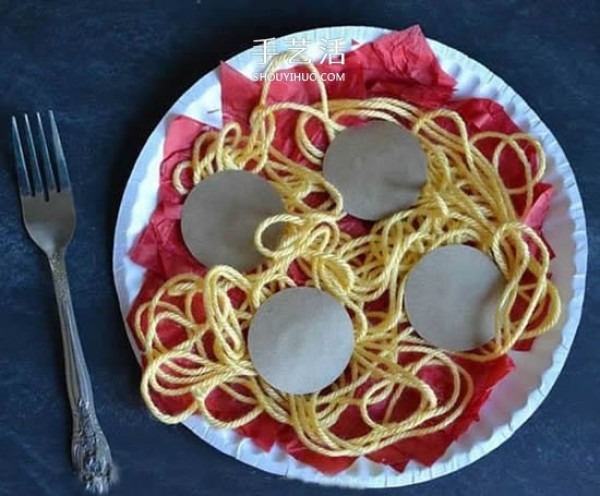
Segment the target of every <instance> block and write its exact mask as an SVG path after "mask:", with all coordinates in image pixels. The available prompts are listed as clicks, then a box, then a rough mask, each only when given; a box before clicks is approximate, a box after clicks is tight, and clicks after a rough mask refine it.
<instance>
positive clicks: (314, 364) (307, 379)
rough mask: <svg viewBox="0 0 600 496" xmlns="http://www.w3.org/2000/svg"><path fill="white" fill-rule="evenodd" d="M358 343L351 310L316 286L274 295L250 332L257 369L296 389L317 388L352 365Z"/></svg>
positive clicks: (283, 387)
mask: <svg viewBox="0 0 600 496" xmlns="http://www.w3.org/2000/svg"><path fill="white" fill-rule="evenodd" d="M353 348H354V332H353V327H352V321H351V320H350V316H349V315H348V312H347V311H346V309H345V308H344V307H343V306H342V305H341V304H340V303H339V302H338V301H337V300H336V299H335V298H333V297H332V296H331V295H329V294H328V293H325V292H323V291H320V290H318V289H315V288H290V289H284V290H283V291H280V292H279V293H276V294H274V295H273V296H271V297H270V298H269V299H268V300H266V301H265V302H264V303H263V304H262V305H261V306H260V307H259V308H258V310H257V311H256V314H255V315H254V317H253V318H252V322H251V323H250V330H249V332H248V351H249V353H250V358H251V360H252V363H253V365H254V367H255V368H256V370H257V372H258V373H259V374H260V375H261V376H262V378H263V379H264V380H265V381H267V382H268V383H269V384H271V385H272V386H273V387H275V388H277V389H279V390H281V391H283V392H286V393H291V394H308V393H313V392H315V391H319V390H321V389H323V388H324V387H326V386H328V385H329V384H331V383H332V382H333V381H335V380H336V379H337V378H338V377H339V376H340V374H341V373H342V372H343V371H344V369H345V368H346V366H347V365H348V362H349V361H350V357H351V356H352V349H353Z"/></svg>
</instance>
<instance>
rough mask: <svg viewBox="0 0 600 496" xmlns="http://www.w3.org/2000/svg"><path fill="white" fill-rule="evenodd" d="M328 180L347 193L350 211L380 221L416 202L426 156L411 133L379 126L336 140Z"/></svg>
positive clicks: (327, 161)
mask: <svg viewBox="0 0 600 496" xmlns="http://www.w3.org/2000/svg"><path fill="white" fill-rule="evenodd" d="M323 175H324V176H325V178H326V179H327V180H328V181H329V182H331V183H333V185H334V186H335V187H336V188H337V189H338V190H339V191H340V193H341V194H342V198H343V200H344V210H345V211H346V212H348V213H349V214H352V215H354V216H355V217H358V218H359V219H366V220H380V219H383V218H384V217H388V216H390V215H392V214H394V213H396V212H399V211H401V210H405V209H407V208H409V207H411V206H412V205H413V204H414V203H415V202H416V201H417V198H419V195H420V194H421V189H422V188H423V186H424V185H425V181H426V179H427V157H426V156H425V152H424V150H423V148H422V147H421V144H420V143H419V140H418V139H417V137H416V136H415V135H414V134H413V133H412V132H410V131H409V130H408V129H406V128H405V127H403V126H398V125H397V124H394V123H391V122H385V121H374V122H369V123H368V124H365V125H364V126H357V127H350V128H346V129H344V130H343V131H341V132H340V133H338V134H337V135H336V136H335V139H334V140H333V141H332V143H331V144H330V145H329V147H328V148H327V151H326V152H325V157H324V159H323Z"/></svg>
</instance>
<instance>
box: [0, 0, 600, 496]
mask: <svg viewBox="0 0 600 496" xmlns="http://www.w3.org/2000/svg"><path fill="white" fill-rule="evenodd" d="M442 3H446V2H437V1H436V2H434V1H408V0H405V1H366V0H365V1H358V0H352V1H350V0H346V1H339V2H334V1H328V0H318V1H309V0H304V1H291V0H279V1H258V0H254V1H239V0H186V1H177V0H171V1H162V2H158V1H154V2H151V1H130V0H129V1H115V0H110V1H108V0H107V1H103V2H89V1H80V2H75V1H72V2H65V1H44V2H42V1H38V2H34V1H25V0H22V1H10V2H7V1H0V129H1V130H2V132H0V200H1V206H0V213H1V215H0V243H1V244H0V249H1V256H0V274H1V278H2V280H1V285H0V398H2V399H1V400H0V494H2V495H18V496H21V495H23V496H29V495H66V494H78V493H79V491H80V489H79V486H78V484H77V482H76V481H75V479H74V478H73V477H72V475H71V472H70V466H69V458H68V453H69V452H68V440H69V435H70V422H69V412H68V407H67V402H66V395H65V387H64V385H63V373H62V355H61V350H60V341H59V329H58V323H57V314H56V311H55V309H54V296H53V293H52V287H51V283H50V278H49V274H48V272H47V270H46V266H45V260H44V259H43V258H42V255H41V254H40V253H39V252H38V251H37V249H36V248H34V246H33V244H32V243H31V242H30V241H29V239H27V238H26V236H25V234H24V231H23V229H22V225H21V219H20V212H19V206H18V200H17V196H16V192H17V189H16V186H15V184H14V175H13V169H12V167H13V163H12V157H11V154H10V150H9V118H10V115H12V114H13V113H15V112H24V111H32V110H34V109H48V108H53V109H55V110H56V111H57V114H58V117H59V120H60V127H61V131H62V135H63V143H64V145H65V148H66V152H67V157H68V160H69V165H70V170H71V177H72V180H73V183H74V184H75V195H76V201H77V209H78V222H79V224H78V228H77V232H76V235H75V239H74V242H73V244H72V246H71V250H70V254H69V259H68V264H69V267H70V272H71V286H72V291H73V293H74V299H75V310H76V313H77V316H78V320H79V327H80V330H81V334H82V340H83V344H84V348H85V351H86V353H87V360H88V364H89V368H90V372H91V374H92V378H93V383H94V389H95V394H96V402H97V407H98V414H99V417H100V419H101V421H102V424H103V426H104V429H105V431H106V434H107V436H108V438H109V440H110V442H111V446H112V450H113V454H114V458H115V459H116V460H117V462H118V464H119V465H120V468H121V472H122V478H121V482H120V484H119V486H117V488H116V489H115V490H114V492H113V494H115V495H129V494H135V491H138V492H139V494H144V495H148V496H151V495H163V496H164V495H166V494H178V495H182V496H184V495H213V494H226V495H229V494H244V495H248V496H259V495H260V496H268V495H270V494H273V495H275V494H284V493H285V494H287V495H288V496H300V495H313V494H323V495H331V496H334V495H335V496H338V495H342V494H346V493H347V491H344V490H339V489H325V488H320V487H318V486H313V485H307V484H303V483H301V482H295V481H288V480H285V479H282V478H280V477H275V476H272V475H268V474H265V473H262V472H260V471H257V470H254V469H252V468H249V467H247V466H245V465H243V464H241V463H239V462H237V461H235V460H234V459H232V458H228V457H226V456H225V455H222V454H220V453H218V452H217V451H216V450H214V449H213V448H211V447H210V446H208V445H206V444H204V443H203V442H201V441H200V440H198V439H197V438H196V437H195V436H193V435H192V434H191V433H190V432H189V431H188V430H187V429H185V428H184V427H168V426H165V425H161V424H159V423H158V422H156V421H154V420H152V419H151V418H150V416H149V415H148V414H147V413H146V411H145V410H144V408H143V406H142V404H141V402H140V400H139V398H138V390H137V386H138V380H139V371H138V367H137V364H136V362H135V360H134V357H133V354H132V352H131V350H130V348H129V344H128V342H127V339H126V337H125V332H124V330H123V327H122V324H121V317H120V315H119V310H118V307H117V300H116V296H115V292H114V289H113V284H112V277H111V259H110V258H111V243H112V231H113V228H114V223H115V219H116V213H117V209H118V205H119V201H120V196H121V193H122V191H123V188H124V185H125V181H126V179H127V177H128V175H129V172H130V170H131V167H132V165H133V163H134V161H135V158H136V156H137V153H138V152H139V150H140V149H141V147H142V146H143V144H144V141H145V139H146V137H147V135H148V134H149V133H150V131H151V130H152V129H153V128H154V126H155V124H156V123H157V121H158V120H159V119H160V117H161V116H162V115H163V113H164V112H165V111H166V110H167V109H168V108H169V107H170V105H171V104H172V103H173V101H174V100H175V99H176V98H177V97H178V96H179V95H180V94H181V93H182V92H183V91H184V90H185V89H187V88H188V87H189V86H190V85H191V84H192V83H193V82H194V81H196V80H197V79H198V78H199V77H200V76H201V75H203V74H204V73H205V72H207V71H209V70H210V69H212V68H213V67H215V65H216V64H217V63H218V62H219V60H221V59H226V58H228V57H230V56H231V55H233V54H235V53H237V52H239V51H241V50H243V49H246V48H248V47H249V46H251V45H252V40H253V39H257V38H265V37H269V36H278V35H283V34H286V33H289V32H293V31H297V30H301V29H306V28H310V27H315V26H328V25H345V24H355V25H374V26H385V27H390V28H402V27H406V26H408V25H410V24H413V23H420V24H421V26H422V27H423V29H424V31H425V33H426V34H427V35H428V36H430V37H432V38H435V39H438V40H440V41H442V42H444V43H446V44H448V45H450V46H453V47H455V48H457V49H459V50H461V51H464V52H465V53H467V54H468V55H470V56H472V57H474V58H475V59H477V60H479V61H480V62H482V63H483V64H484V65H486V66H487V67H489V68H490V69H491V70H492V71H494V72H496V73H497V74H499V75H500V76H501V77H503V78H504V79H505V80H506V81H507V82H508V83H509V84H510V85H512V86H513V88H515V90H516V91H517V92H518V93H520V94H521V95H522V96H523V97H524V98H525V99H526V100H527V101H528V102H529V103H530V105H531V106H532V107H533V108H534V109H535V110H536V111H537V112H538V113H539V115H540V116H541V117H542V119H543V120H544V121H545V122H546V124H547V125H548V127H550V129H552V130H553V132H554V134H555V135H556V137H557V138H558V140H559V142H560V143H561V144H562V146H563V147H564V149H565V152H566V154H567V156H568V157H569V159H570V162H571V166H572V167H573V169H574V170H575V174H576V176H577V179H578V183H579V187H580V190H581V192H582V195H583V198H584V203H585V207H586V212H587V222H588V235H589V241H590V267H589V273H588V287H589V288H590V289H589V290H588V293H587V296H586V305H585V312H584V315H583V319H582V322H581V326H580V328H579V333H578V336H577V338H576V340H575V344H574V346H573V349H572V352H571V355H570V357H569V360H568V362H567V364H566V367H565V369H564V372H563V373H562V375H561V377H560V379H559V380H558V382H557V384H556V386H555V387H554V389H553V391H552V393H551V394H550V396H549V397H548V399H547V400H546V401H545V402H544V404H543V406H542V407H541V408H540V409H539V410H538V412H537V413H536V414H535V415H534V416H533V418H532V419H531V420H530V421H529V422H528V423H527V424H526V425H525V426H524V427H523V428H521V429H520V430H519V431H518V433H517V434H515V435H514V436H513V437H512V439H510V440H509V441H508V442H506V443H505V444H504V445H503V446H502V447H500V448H499V449H497V450H496V451H494V452H493V453H491V454H490V455H488V456H487V457H485V458H484V459H483V460H481V461H479V462H477V463H476V464H475V465H472V466H470V467H468V468H466V469H464V470H462V471H460V472H458V473H455V474H453V475H451V476H447V477H444V478H442V479H439V480H436V481H434V482H431V483H427V484H426V485H420V486H415V487H411V488H406V489H398V490H381V491H380V494H382V495H383V494H392V493H393V492H394V493H398V494H406V495H421V494H444V495H447V496H453V495H462V494H486V495H490V496H491V495H505V494H512V495H545V496H547V495H557V496H558V495H560V496H562V495H563V494H573V495H592V494H600V476H599V462H600V448H599V446H600V428H599V421H600V415H599V414H600V411H599V408H598V406H599V405H600V398H599V394H598V390H599V388H600V382H599V377H600V369H599V367H598V350H599V349H600V334H599V333H598V332H599V330H600V329H599V328H598V324H599V320H600V317H599V315H600V314H599V313H597V308H598V306H599V305H600V298H599V296H598V293H597V292H596V291H595V290H594V289H593V286H594V283H595V282H596V281H597V276H598V267H599V266H598V264H597V263H596V259H597V256H598V252H597V248H596V244H595V240H596V238H597V236H598V235H599V233H600V231H599V229H600V226H599V224H598V219H599V214H600V201H599V200H598V193H599V192H600V191H599V187H600V164H599V160H598V156H599V150H600V133H599V132H598V127H597V126H598V124H599V123H598V116H599V115H600V104H599V98H600V89H599V85H600V65H599V64H600V61H599V36H600V34H599V33H600V3H599V2H598V1H597V0H587V1H579V0H566V1H533V2H532V1H530V2H516V1H502V0H498V1H481V0H474V1H461V2H458V1H456V2H452V3H450V2H448V4H449V5H448V6H445V7H442V6H441V5H442ZM450 4H451V5H450Z"/></svg>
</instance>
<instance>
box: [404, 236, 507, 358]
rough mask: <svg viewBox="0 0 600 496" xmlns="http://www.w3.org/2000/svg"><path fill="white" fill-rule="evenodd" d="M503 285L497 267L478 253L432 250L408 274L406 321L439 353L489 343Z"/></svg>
mask: <svg viewBox="0 0 600 496" xmlns="http://www.w3.org/2000/svg"><path fill="white" fill-rule="evenodd" d="M505 286H506V281H505V280H504V277H503V276H502V273H501V272H500V269H499V268H498V266H497V265H496V264H495V263H494V261H493V260H492V259H491V258H490V257H488V256H487V255H486V254H485V253H483V252H482V251H480V250H478V249H477V248H473V247H470V246H464V245H449V246H442V247H441V248H436V249H435V250H433V251H430V252H429V253H427V254H426V255H425V256H424V257H423V258H421V260H419V262H418V263H417V264H416V265H415V266H414V267H413V268H412V269H411V271H410V272H409V273H408V278H407V280H406V290H405V293H404V305H405V307H406V313H407V316H408V320H409V322H410V323H411V325H412V326H413V327H414V328H415V330H416V331H417V332H418V333H419V334H420V335H421V337H422V338H423V339H426V340H427V341H429V342H430V343H432V344H434V345H435V346H437V347H438V348H444V349H446V350H452V351H467V350H472V349H473V348H479V347H480V346H483V345H484V344H485V343H487V342H488V341H490V340H492V339H493V338H494V335H495V325H494V320H495V315H496V309H497V307H498V302H499V300H500V297H501V296H502V291H503V290H504V288H505Z"/></svg>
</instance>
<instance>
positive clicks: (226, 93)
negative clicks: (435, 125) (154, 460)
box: [128, 26, 552, 474]
mask: <svg viewBox="0 0 600 496" xmlns="http://www.w3.org/2000/svg"><path fill="white" fill-rule="evenodd" d="M316 67H317V69H318V70H319V71H321V72H323V71H326V72H337V73H340V74H344V75H345V77H344V80H343V81H326V82H325V86H326V89H327V92H328V96H329V98H330V99H340V98H353V99H364V98H369V97H374V96H385V97H393V98H397V99H401V100H405V101H407V102H410V103H411V104H414V105H416V106H419V107H421V108H423V109H435V108H439V107H446V108H450V109H453V110H456V111H457V112H458V113H459V114H460V115H461V116H462V118H463V119H464V120H465V122H466V124H467V130H468V132H469V134H473V133H477V132H481V131H500V132H503V133H516V132H520V130H519V128H518V127H517V126H516V125H515V124H514V123H513V121H512V120H511V119H510V117H509V116H508V115H507V114H506V112H505V111H504V109H503V108H502V106H501V105H499V104H498V103H496V102H494V101H493V100H489V99H479V98H467V99H462V100H453V99H452V96H453V91H454V86H455V81H454V79H453V78H452V77H451V76H450V75H448V74H446V73H445V72H444V71H443V70H442V68H441V66H440V64H439V63H438V60H437V58H436V57H435V55H434V53H433V51H432V50H431V48H430V46H429V44H428V43H427V40H426V38H425V37H424V35H423V34H422V32H421V30H420V28H419V27H416V26H415V27H411V28H408V29H406V30H404V31H400V32H395V33H391V34H389V35H386V36H382V37H381V38H379V39H377V40H376V41H374V42H371V43H366V44H364V45H361V46H359V47H358V48H356V49H354V50H353V51H351V52H349V53H347V54H346V55H345V62H344V64H335V65H334V64H326V63H324V64H317V65H316ZM219 71H220V79H221V88H222V114H223V122H224V123H227V122H232V121H235V122H238V123H240V124H241V125H242V128H243V129H244V130H245V131H248V128H249V124H248V122H249V117H250V114H251V112H252V110H253V109H254V107H255V105H256V104H257V102H258V99H259V97H260V93H261V90H262V83H261V82H257V81H251V80H250V79H248V78H247V77H245V76H244V75H242V74H241V73H239V72H238V71H236V70H235V69H233V68H232V67H231V66H229V65H228V64H226V63H222V64H221V66H220V69H219ZM305 71H307V69H306V67H296V68H292V69H287V70H285V71H281V72H292V73H297V72H305ZM268 98H269V103H275V102H280V101H296V102H301V103H308V104H310V103H314V102H316V101H318V100H319V94H318V89H317V86H316V84H315V83H314V81H303V80H301V79H300V80H296V79H294V80H292V81H290V80H288V81H285V80H276V81H274V82H273V83H272V86H271V88H270V91H269V96H268ZM296 118H297V113H296V112H294V111H291V110H285V111H281V112H279V113H278V114H277V133H276V136H275V141H274V146H275V147H276V148H277V149H279V150H280V151H282V152H283V153H284V154H286V155H288V156H289V157H290V158H292V159H295V160H297V161H301V160H302V157H301V155H300V153H299V151H298V150H297V149H296V146H295V140H294V126H295V120H296ZM209 129H211V127H210V126H208V125H206V124H203V123H201V122H198V121H195V120H193V119H190V118H188V117H185V116H177V117H175V118H174V119H172V120H171V122H170V124H169V127H168V130H167V137H166V142H165V146H164V158H163V162H162V165H161V171H160V186H159V193H158V203H157V206H156V209H155V211H154V212H153V214H152V216H151V219H150V222H149V223H148V225H147V226H146V228H145V229H144V231H143V232H142V234H141V236H140V237H139V238H138V240H137V242H136V243H135V245H134V247H133V249H132V250H131V252H130V257H131V259H132V260H133V261H134V262H136V263H138V264H139V265H141V266H143V267H144V268H145V269H147V272H146V276H145V280H144V283H143V286H142V288H141V290H140V293H139V294H138V296H137V298H136V300H135V302H134V304H133V306H132V308H131V310H130V313H129V319H128V320H129V325H130V326H132V324H133V318H134V315H135V312H136V310H137V308H138V307H139V305H140V304H142V303H143V302H146V301H148V300H149V299H151V298H152V296H153V295H154V293H155V292H156V291H157V289H158V288H159V287H160V286H161V285H162V284H163V283H164V282H165V281H166V280H167V279H169V278H170V277H172V276H174V275H177V274H182V273H190V272H192V273H197V274H204V273H205V272H206V268H205V267H204V266H202V265H201V264H200V263H199V262H198V261H196V260H195V259H194V258H193V257H192V256H191V254H190V253H189V252H188V250H187V248H186V247H185V245H184V243H183V240H182V237H181V231H180V215H181V206H182V203H183V201H184V196H183V195H181V194H180V193H179V192H178V191H177V190H176V189H175V188H174V187H173V186H172V183H171V177H172V173H173V169H174V168H175V167H176V165H177V164H178V163H180V162H181V161H183V160H186V159H189V158H190V156H191V148H192V144H193V142H194V140H195V138H196V137H197V136H198V135H199V134H201V133H203V132H205V131H206V130H209ZM309 131H310V137H311V139H312V140H313V143H314V144H315V145H317V146H320V145H322V146H325V145H326V143H327V141H326V136H325V135H324V133H323V131H322V130H321V129H319V126H318V125H316V126H314V128H313V129H311V130H309ZM490 141H491V140H490ZM481 148H482V151H483V152H484V153H486V154H487V155H488V156H491V153H492V151H493V148H494V144H493V143H492V142H490V143H482V145H481ZM527 155H528V158H529V159H530V162H531V164H532V167H535V159H536V158H535V150H527ZM307 165H308V164H307ZM500 174H501V176H502V178H503V180H504V182H505V184H506V186H507V187H514V186H516V185H519V184H522V183H523V181H524V175H523V171H522V167H521V165H520V162H519V161H518V159H517V157H516V156H513V155H511V154H510V153H505V154H503V156H502V159H501V164H500ZM188 179H189V182H190V185H191V178H188ZM184 182H185V178H184ZM551 196H552V187H551V186H550V185H547V184H539V185H537V187H536V189H535V198H534V202H533V205H532V206H531V207H530V208H529V209H528V211H525V201H524V198H523V197H518V196H513V203H514V206H515V209H516V211H517V213H518V214H519V215H520V216H521V217H522V219H523V220H524V222H526V223H527V224H528V225H530V226H531V227H532V228H533V229H535V230H537V231H540V232H541V228H542V224H543V221H544V219H545V217H546V215H547V212H548V208H549V204H550V199H551ZM370 225H371V224H369V223H367V222H365V221H361V220H360V219H356V218H353V217H352V216H349V215H348V216H346V217H345V218H344V219H343V220H342V221H341V227H342V228H343V229H344V230H345V231H347V232H349V233H350V234H352V235H353V236H358V235H361V234H364V233H365V232H367V231H368V229H369V228H370ZM290 275H291V276H292V277H293V278H294V279H295V280H296V282H297V283H298V284H303V283H304V282H305V281H304V280H303V279H302V278H301V276H300V272H299V271H296V272H295V271H294V270H293V267H292V269H291V270H290ZM375 304H377V302H376V303H375ZM194 311H195V312H196V313H197V317H198V318H199V319H201V318H202V315H203V308H202V302H201V301H198V302H196V303H195V307H194ZM160 332H161V338H162V341H163V343H165V344H167V345H169V343H172V344H173V345H174V344H176V343H177V342H178V340H179V339H181V331H180V330H178V329H177V326H176V325H171V326H169V325H166V326H164V328H163V329H161V331H160ZM530 344H531V343H528V344H525V345H524V346H522V348H527V347H528V346H530ZM456 361H457V362H458V363H460V365H461V366H463V367H464V368H465V369H466V370H467V371H468V372H469V374H470V375H471V376H472V377H473V380H474V395H473V398H472V399H471V400H470V402H469V404H468V406H467V408H466V410H465V411H464V413H463V414H462V415H461V416H460V417H459V418H458V419H457V420H456V421H455V422H453V423H452V424H451V425H450V426H449V427H447V428H445V429H443V430H441V431H438V432H436V433H434V434H430V435H427V436H421V437H418V438H409V439H406V440H402V441H398V442H396V443H395V444H393V445H391V446H388V447H386V448H383V449H380V450H379V451H376V452H374V453H371V454H369V455H368V458H370V459H372V460H374V461H377V462H380V463H384V464H387V465H390V466H392V467H393V468H394V469H396V470H398V471H402V470H403V469H404V467H405V466H406V464H407V463H408V462H409V461H410V460H415V461H417V462H419V463H422V464H424V465H432V464H433V463H434V462H435V461H436V460H437V459H438V458H439V457H441V456H442V455H443V453H444V452H445V451H446V449H447V448H448V446H449V445H450V444H451V443H452V442H453V441H454V440H455V439H457V438H458V437H459V436H460V435H461V434H462V433H463V432H465V431H466V429H467V428H468V427H469V425H470V424H471V423H472V422H474V421H477V420H478V418H479V417H478V415H479V411H480V409H481V407H482V405H483V404H484V403H485V401H486V399H487V398H488V396H489V394H490V392H491V390H492V388H493V387H494V385H496V384H497V383H498V382H499V381H500V380H501V379H502V378H503V377H504V376H505V375H506V374H507V373H508V372H510V370H512V368H513V363H512V361H511V359H510V358H509V357H500V358H498V359H496V360H495V361H493V362H488V363H485V364H478V363H473V362H469V361H465V360H459V359H456ZM436 369H438V370H436ZM423 375H424V376H425V375H426V376H427V380H428V382H429V383H433V384H435V387H436V391H438V392H439V394H440V395H441V396H442V397H443V396H444V395H449V394H451V392H452V388H453V385H452V381H451V380H450V379H449V377H446V376H444V374H443V372H442V370H441V369H440V368H438V367H428V368H426V369H425V370H424V371H423ZM357 394H360V392H358V393H357ZM154 399H155V400H156V404H157V405H159V406H160V408H161V409H163V410H164V411H165V412H169V413H171V414H174V413H178V412H181V411H183V410H184V409H186V408H187V407H188V406H189V405H190V404H191V402H193V398H192V397H191V396H189V395H188V396H180V397H173V396H160V395H158V394H157V393H154ZM417 401H418V398H417V397H416V395H415V397H414V398H413V397H411V396H410V394H408V395H407V397H406V400H404V401H402V402H401V406H400V407H398V408H397V410H398V411H397V412H395V413H394V417H395V418H396V419H401V418H403V416H406V415H407V414H408V413H410V412H411V411H412V410H413V409H414V408H415V406H416V402H417ZM207 407H208V408H209V410H210V411H211V412H213V414H215V415H216V416H217V417H219V418H223V419H226V418H237V417H238V416H239V415H242V414H243V413H245V412H246V411H247V406H246V405H243V404H241V403H239V402H237V401H236V400H234V399H232V398H231V397H230V396H228V395H226V394H224V393H222V392H221V391H220V390H218V389H215V391H214V392H213V393H212V394H211V395H210V396H209V398H208V400H207ZM377 408H380V409H382V411H383V410H385V405H378V406H377V407H374V411H373V412H372V414H373V415H374V416H376V415H377V411H376V410H377ZM333 431H334V432H335V433H336V434H337V435H338V436H340V437H343V438H346V439H349V438H353V437H356V436H359V435H362V434H365V432H368V427H367V426H366V425H364V423H363V422H362V420H361V418H360V414H359V412H358V411H357V410H356V409H353V408H348V409H347V410H346V411H345V412H344V414H342V416H341V417H340V419H339V421H338V423H337V424H336V425H335V426H334V427H333ZM238 432H239V433H240V434H242V435H243V436H247V437H249V438H251V439H253V440H254V442H255V443H256V444H257V445H258V446H259V447H260V448H262V449H263V450H265V451H269V450H270V449H271V448H272V447H273V445H274V444H275V443H278V444H279V445H280V446H281V447H282V448H283V449H285V450H286V451H287V452H288V453H289V454H290V455H291V456H293V457H295V458H297V459H298V460H300V461H302V462H304V463H306V464H309V465H311V466H313V467H315V468H316V469H318V470H320V471H321V472H323V473H328V474H334V473H337V472H340V471H342V470H344V469H346V468H348V467H349V466H350V465H351V464H352V463H353V461H354V460H355V458H354V457H326V456H323V455H320V454H317V453H314V452H312V451H311V450H309V449H308V448H306V447H305V446H304V445H303V444H302V443H301V442H300V441H299V439H298V436H297V435H296V434H295V432H294V431H293V429H292V428H291V427H290V426H287V425H284V424H281V423H279V422H277V421H276V420H273V419H272V418H270V417H269V416H267V415H266V414H262V415H260V416H259V417H258V418H256V419H255V420H254V421H252V422H250V423H248V424H246V425H245V426H243V427H241V428H239V429H238Z"/></svg>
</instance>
